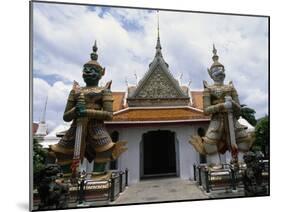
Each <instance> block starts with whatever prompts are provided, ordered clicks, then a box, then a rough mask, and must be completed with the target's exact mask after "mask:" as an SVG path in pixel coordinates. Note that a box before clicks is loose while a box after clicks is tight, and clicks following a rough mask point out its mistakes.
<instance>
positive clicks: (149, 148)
mask: <svg viewBox="0 0 281 212" xmlns="http://www.w3.org/2000/svg"><path fill="white" fill-rule="evenodd" d="M142 143H143V148H142V150H143V177H159V176H175V175H176V174H177V166H176V147H175V133H173V132H171V131H168V130H158V131H150V132H148V133H145V134H144V135H143V142H142Z"/></svg>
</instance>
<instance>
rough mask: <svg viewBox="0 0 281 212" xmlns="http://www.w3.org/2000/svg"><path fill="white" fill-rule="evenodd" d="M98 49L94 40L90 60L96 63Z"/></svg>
mask: <svg viewBox="0 0 281 212" xmlns="http://www.w3.org/2000/svg"><path fill="white" fill-rule="evenodd" d="M97 51H98V47H97V40H95V44H94V46H93V53H91V59H92V60H95V61H97V60H98V54H97Z"/></svg>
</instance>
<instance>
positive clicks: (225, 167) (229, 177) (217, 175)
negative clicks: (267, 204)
mask: <svg viewBox="0 0 281 212" xmlns="http://www.w3.org/2000/svg"><path fill="white" fill-rule="evenodd" d="M246 169H247V167H246V165H245V164H244V163H240V164H239V167H237V168H235V167H234V166H233V165H231V164H222V168H220V169H213V168H211V167H209V166H208V165H207V164H199V165H195V164H194V165H193V170H194V180H195V181H196V182H197V183H198V185H199V186H200V187H201V188H202V189H203V190H204V191H205V192H206V193H207V194H210V196H211V198H212V197H213V198H219V197H234V196H236V197H237V196H248V195H247V194H246V191H244V190H245V189H244V182H243V174H244V173H245V171H246ZM263 175H264V176H267V172H266V171H264V172H263ZM264 182H265V184H267V183H268V181H267V180H266V178H264ZM267 186H268V185H267ZM263 188H264V187H263ZM262 191H264V189H263V190H262ZM262 195H267V193H266V192H263V194H262Z"/></svg>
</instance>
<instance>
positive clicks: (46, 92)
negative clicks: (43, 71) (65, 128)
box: [33, 78, 72, 130]
mask: <svg viewBox="0 0 281 212" xmlns="http://www.w3.org/2000/svg"><path fill="white" fill-rule="evenodd" d="M71 86H72V85H71V84H64V83H63V82H61V81H57V82H56V83H54V84H53V85H52V86H51V85H49V84H48V83H47V82H46V81H44V80H43V79H40V78H34V79H33V100H34V101H33V108H34V109H33V121H34V122H39V121H40V120H41V118H42V114H43V110H44V105H45V102H46V98H47V97H48V102H47V108H46V122H47V124H48V128H49V129H50V130H52V129H53V128H54V127H55V126H57V125H58V124H60V123H61V122H62V117H63V112H64V108H65V105H66V102H67V97H68V94H69V92H70V90H71Z"/></svg>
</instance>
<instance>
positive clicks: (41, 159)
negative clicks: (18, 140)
mask: <svg viewBox="0 0 281 212" xmlns="http://www.w3.org/2000/svg"><path fill="white" fill-rule="evenodd" d="M46 157H47V151H46V150H45V149H43V147H42V145H41V144H39V142H38V140H37V139H36V138H33V174H34V179H35V180H34V183H35V184H36V179H37V175H38V174H39V173H40V171H41V170H42V169H43V168H44V167H45V160H46Z"/></svg>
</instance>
